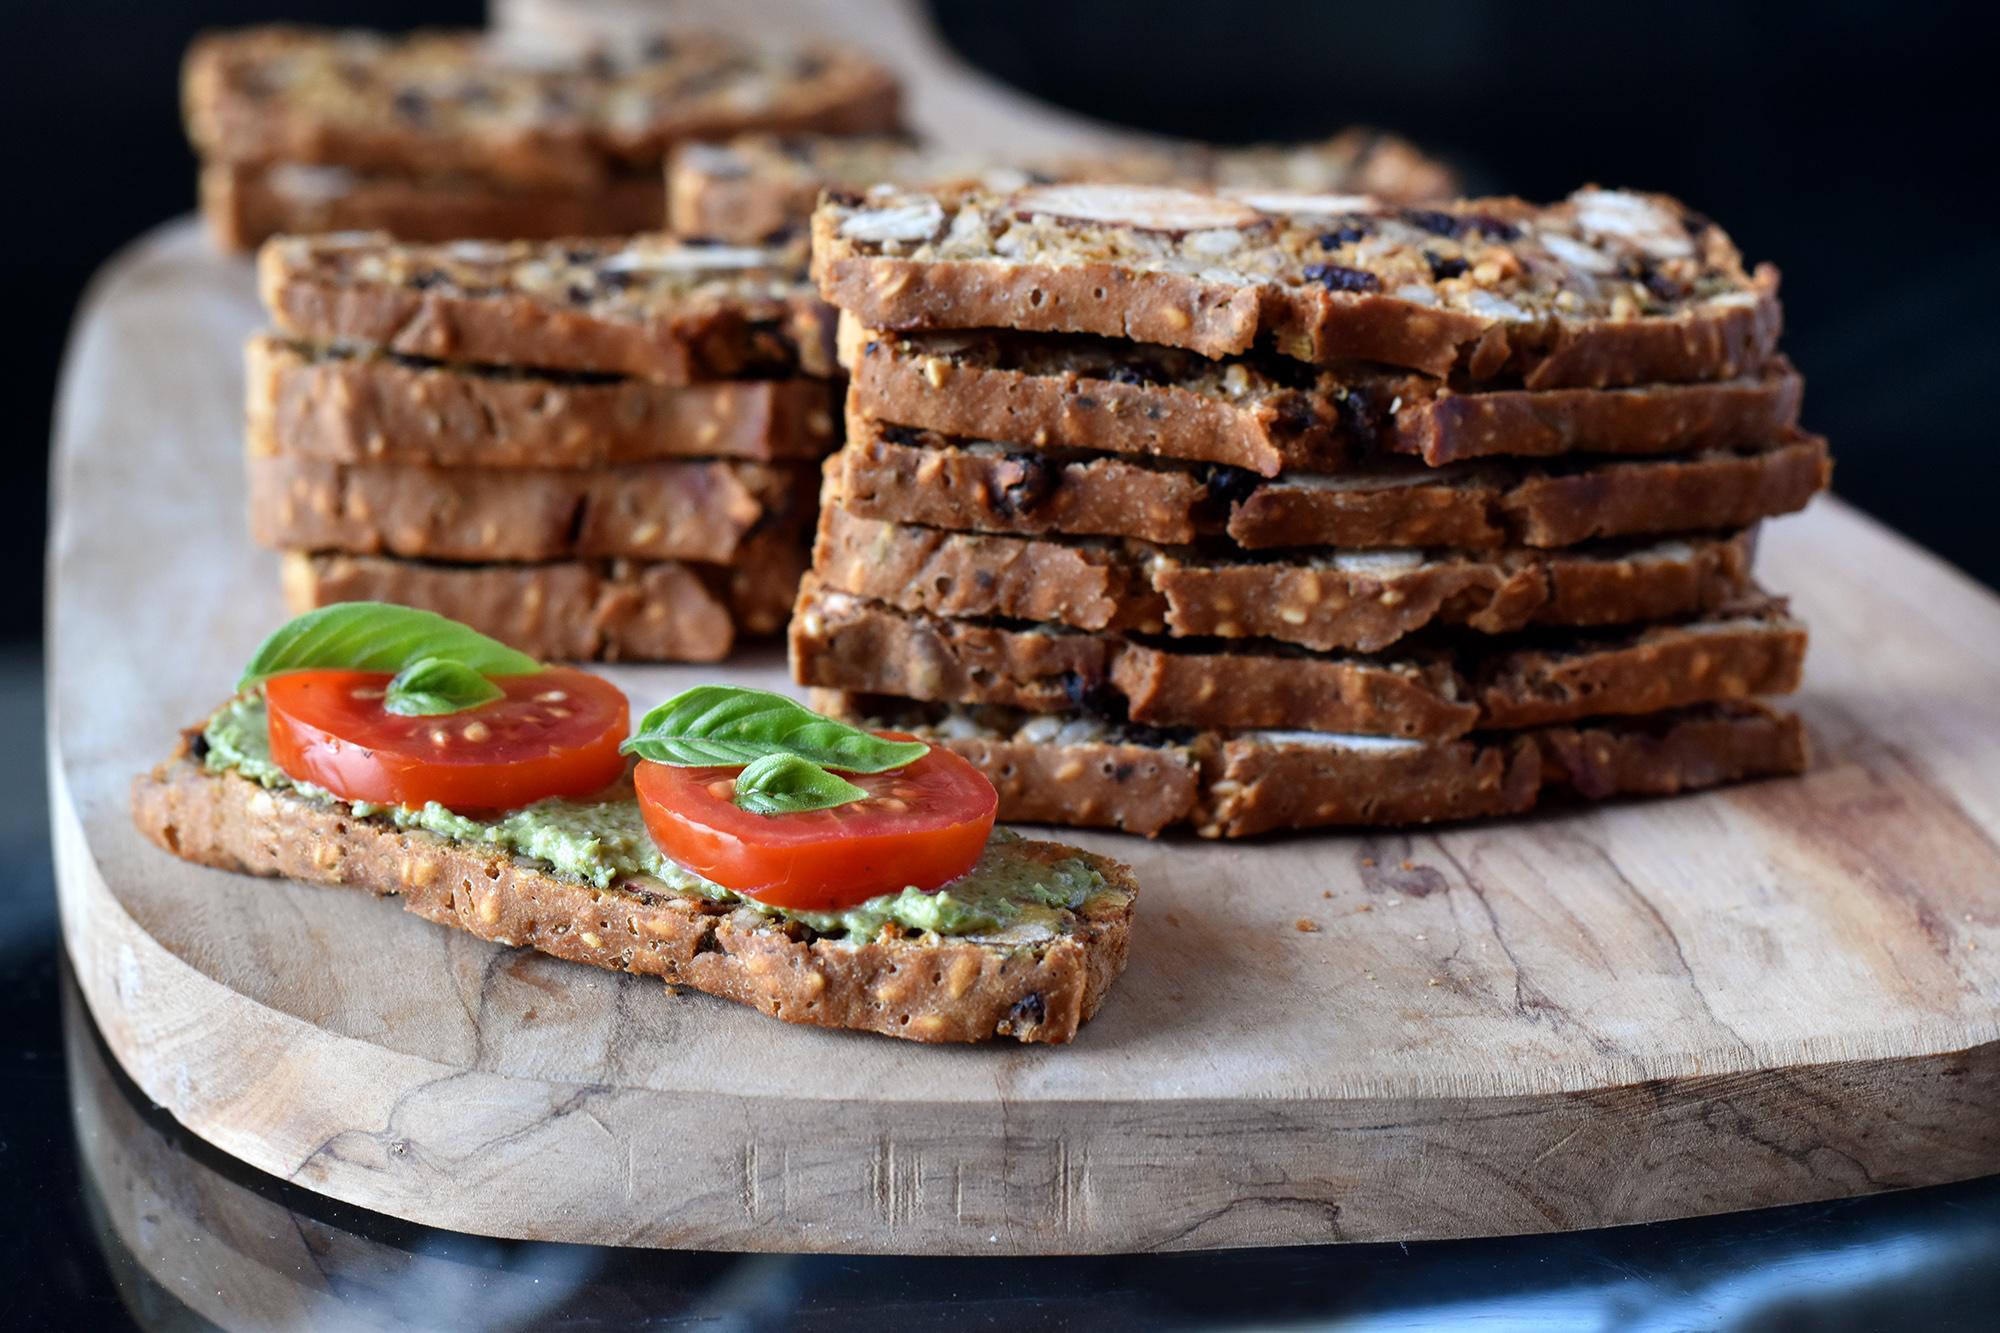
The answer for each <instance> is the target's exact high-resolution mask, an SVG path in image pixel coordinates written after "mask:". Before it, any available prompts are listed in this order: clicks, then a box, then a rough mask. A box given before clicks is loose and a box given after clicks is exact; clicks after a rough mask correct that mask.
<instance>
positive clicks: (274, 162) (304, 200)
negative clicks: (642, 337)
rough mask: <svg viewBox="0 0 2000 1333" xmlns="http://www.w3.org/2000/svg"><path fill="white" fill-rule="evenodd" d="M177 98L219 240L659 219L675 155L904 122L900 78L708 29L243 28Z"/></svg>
mask: <svg viewBox="0 0 2000 1333" xmlns="http://www.w3.org/2000/svg"><path fill="white" fill-rule="evenodd" d="M182 94H183V102H184V108H185V116H186V120H187V128H188V136H189V138H190V139H191V140H192V141H193V142H194V146H195V149H196V151H197V152H198V153H199V154H200V155H201V159H202V170H201V201H202V211H203V213H204V214H205V215H206V216H207V218H208V221H209V225H210V229H211V230H212V232H213V233H214V235H215V237H216V239H217V241H218V243H219V244H220V245H222V246H223V248H225V249H247V248H249V247H251V246H254V245H256V244H257V243H258V242H260V241H262V240H263V239H265V238H266V237H268V236H272V235H276V234H278V233H281V232H309V231H339V230H349V229H380V230H384V231H388V232H391V233H393V234H395V235H397V236H400V237H402V238H404V239H407V240H450V239H454V238H457V237H464V236H504V237H541V238H547V237H560V236H573V235H580V234H582V235H609V234H612V233H615V232H629V231H640V230H646V229H651V228H658V227H659V226H660V225H661V222H662V220H663V216H664V212H665V207H664V199H663V197H662V195H661V190H660V172H661V167H662V163H663V161H664V159H665V157H666V153H667V149H668V148H669V147H670V146H671V145H672V144H675V143H678V142H681V141H683V140H686V139H696V138H712V137H717V136H726V135H731V134H738V133H743V132H746V131H751V130H769V131H774V132H785V133H801V132H809V131H810V132H821V133H832V134H861V133H874V132H881V131H888V130H893V129H895V128H896V125H897V123H898V120H899V114H898V89H897V85H896V81H895V80H894V78H893V77H892V76H891V75H890V74H889V73H888V71H887V70H885V69H884V68H883V67H882V66H880V65H879V64H877V63H875V62H874V61H872V60H869V59H867V58H865V57H863V56H860V55H857V54H856V53H854V52H852V51H847V50H844V49H840V48H834V47H817V48H806V49H797V50H791V51H779V50H775V49H765V48H761V47H757V46H754V45H749V44H746V43H744V42H741V41H739V40H736V39H733V38H726V37H722V36H718V35H714V34H704V33H698V32H676V33H674V34H672V35H671V36H667V35H657V36H647V37H642V38H629V39H624V40H614V39H602V40H592V41H588V42H565V41H561V40H558V39H555V38H552V37H547V38H536V37H531V36H528V35H524V34H518V33H475V32H422V33H416V34H413V35H409V36H403V37H389V36H384V35H380V34H376V33H368V32H358V31H330V30H323V29H311V28H291V27H264V28H249V29H243V30H240V31H235V32H224V33H216V34H212V35H210V36H207V37H204V38H202V39H201V40H199V41H197V42H196V43H195V44H194V46H193V47H192V48H190V50H189V52H188V58H187V63H186V67H185V70H184V73H183V81H182Z"/></svg>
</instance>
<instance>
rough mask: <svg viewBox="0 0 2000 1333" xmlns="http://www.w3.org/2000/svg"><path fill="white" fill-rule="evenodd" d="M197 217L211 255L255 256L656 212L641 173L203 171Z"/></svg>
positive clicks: (549, 234)
mask: <svg viewBox="0 0 2000 1333" xmlns="http://www.w3.org/2000/svg"><path fill="white" fill-rule="evenodd" d="M199 194H200V201H201V213H202V217H203V218H204V219H205V220H206V221H207V223H208V232H209V235H210V237H212V238H213V239H214V241H215V245H216V248H217V249H220V250H224V251H230V252H241V251H247V250H254V249H256V248H257V247H258V246H259V245H261V244H263V243H264V242H265V241H267V240H269V239H270V238H271V237H273V236H280V235H301V234H304V233H307V232H329V231H380V232H387V233H388V234H389V235H391V236H394V237H396V238H397V239H399V240H404V241H450V240H455V239H457V238H459V237H462V236H492V237H507V238H522V239H540V238H553V237H559V236H616V235H620V234H623V233H626V232H636V231H654V230H657V229H658V228H659V226H660V223H661V215H662V213H663V212H664V209H663V207H662V204H661V200H660V189H659V183H658V182H657V181H656V180H654V179H653V177H652V176H651V175H650V174H648V175H644V176H626V177H617V178H613V179H609V180H606V181H603V182H602V183H600V184H597V185H591V186H579V187H576V188H551V187H530V188H523V187H509V186H505V185H495V184H488V183H484V182H480V181H474V180H466V179H451V180H437V179H431V178H425V177H415V176H387V175H369V174H363V173H358V172H350V171H348V170H347V169H346V168H344V167H324V166H315V167H305V166H298V165H279V166H276V167H270V168H265V167H244V166H237V165H235V164H233V163H228V162H211V163H209V164H207V165H205V166H203V167H202V169H201V175H200V185H199Z"/></svg>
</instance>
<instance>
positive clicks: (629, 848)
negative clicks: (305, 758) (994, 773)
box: [202, 695, 1108, 941]
mask: <svg viewBox="0 0 2000 1333" xmlns="http://www.w3.org/2000/svg"><path fill="white" fill-rule="evenodd" d="M202 736H203V738H204V739H205V740H206V741H207V742H208V753H207V755H206V756H205V758H204V760H203V762H204V763H205V764H206V765H207V766H208V768H209V769H210V770H211V771H213V772H218V773H235V774H237V775H239V776H241V777H244V778H248V779H249V780H251V781H252V782H256V783H258V784H259V785H261V786H264V787H267V788H273V789H277V790H284V791H294V792H297V793H299V794H300V795H302V796H305V797H307V798H309V799H313V800H323V801H334V800H337V799H338V798H336V797H334V796H333V795H332V794H331V793H330V792H327V791H324V790H322V789H320V788H318V787H315V786H313V785H311V784H310V783H304V782H297V781H294V780H293V779H292V778H290V777H289V776H287V775H286V773H285V772H284V770H283V769H281V768H279V767H278V766H277V764H275V763H273V762H272V760H271V747H270V737H269V732H268V729H267V727H266V723H265V715H264V701H263V698H262V697H261V696H259V695H244V696H241V697H239V698H236V699H234V700H232V701H230V702H229V703H228V704H226V705H224V706H223V708H222V710H221V711H220V712H218V713H216V715H215V716H214V717H212V718H210V719H209V723H208V726H207V728H206V729H205V730H204V731H203V732H202ZM344 804H346V805H348V806H349V807H350V808H351V809H352V810H353V811H354V813H355V815H356V816H358V817H360V818H363V819H382V820H386V821H387V822H389V823H392V824H394V825H395V826H396V827H397V828H406V829H423V830H426V831H428V832H431V833H435V834H438V835H439V836H440V837H445V838H450V839H453V840H454V841H457V842H484V843H491V844H493V845H494V846H497V847H502V848H505V849H506V850H507V851H509V852H511V853H513V854H515V855H517V856H521V857H527V858H531V859H533V860H537V861H542V862H546V863H547V864H548V866H549V869H550V870H551V872H553V873H555V874H558V875H561V876H564V877H565V878H569V879H575V880H580V881H582V882H584V883H586V884H590V885H593V886H595V887H597V888H600V889H602V888H608V887H610V886H611V885H612V884H614V883H617V882H619V881H622V880H627V879H634V878H645V879H650V880H657V881H659V882H660V884H662V885H664V886H665V889H666V891H667V892H670V893H676V894H683V895H686V896H689V897H697V898H705V899H708V900H710V901H713V902H740V903H742V904H743V905H744V906H747V907H750V908H753V909H755V910H756V911H758V912H761V913H762V914H764V915H765V916H769V917H773V918H777V919H781V920H785V921H797V922H801V923H803V924H804V925H807V926H810V927H812V928H813V929H814V930H816V931H818V932H819V933H820V934H822V935H837V936H838V935H844V936H845V937H847V938H848V939H851V940H857V941H859V940H869V939H873V938H874V937H875V936H876V934H878V933H879V932H880V931H881V929H882V927H883V926H884V925H885V924H888V923H890V922H894V923H895V924H896V925H899V926H902V927H904V928H906V929H909V930H916V931H931V932H935V933H936V934H939V935H991V934H999V933H1003V932H1006V933H1015V932H1020V933H1023V934H1033V933H1036V932H1037V931H1038V930H1039V931H1041V932H1048V931H1053V930H1055V929H1056V928H1057V927H1058V926H1059V925H1060V922H1061V913H1062V912H1063V911H1065V910H1072V911H1073V910H1075V909H1077V908H1079V907H1081V906H1083V905H1084V904H1085V903H1086V902H1088V901H1089V900H1090V899H1092V898H1094V897H1096V896H1097V895H1098V894H1100V893H1102V892H1104V891H1105V890H1106V889H1107V887H1108V886H1107V885H1106V884H1105V882H1104V877H1103V876H1102V875H1101V874H1099V873H1098V872H1097V871H1096V870H1095V869H1093V868H1092V867H1091V865H1090V864H1089V863H1088V862H1087V861H1084V860H1082V859H1081V858H1078V857H1068V858H1065V859H1063V860H1060V861H1056V862H1054V863H1044V862H1041V861H1037V860H1034V859H1033V858H1030V857H1027V856H1023V855H1021V853H1020V852H1019V850H1018V849H1017V848H1016V847H1015V844H1016V843H1017V842H1018V841H1019V839H1018V838H1015V837H1014V836H1013V835H1011V834H1007V833H996V834H995V835H994V837H993V841H992V842H991V843H990V844H988V846H987V848H986V851H985V853H984V855H982V856H981V857H980V859H979V863H978V864H977V865H975V866H973V868H972V869H971V870H969V871H967V872H966V873H965V874H964V875H961V876H960V877H959V878H958V879H955V880H953V881H952V882H951V883H950V884H948V885H946V886H945V887H944V888H942V889H939V890H937V891H936V892H931V893H926V892H924V891H923V890H920V889H904V890H903V891H902V892H900V893H885V894H883V895H882V896H880V897H877V898H870V899H868V900H867V901H866V902H863V903H857V904H856V905H855V906H853V907H850V908H848V909H847V910H846V911H843V912H805V911H798V910H794V909H791V908H783V907H772V906H770V905H768V904H765V903H760V902H757V901H755V900H754V899H749V898H742V897H740V896H739V895H737V894H735V893H732V892H731V891H730V890H728V889H725V888H723V887H722V886H721V885H719V884H713V883H710V882H709V881H708V880H705V879H703V878H702V877H701V876H699V875H696V874H694V873H693V872H692V871H690V870H687V869H686V868H684V867H682V866H681V865H679V864H677V863H675V862H674V861H671V860H669V859H668V858H667V857H665V856H663V855H662V854H661V853H660V850H659V848H657V847H655V846H654V845H653V840H652V838H651V836H650V835H648V834H647V832H646V825H645V821H644V820H643V819H642V818H641V817H640V814H639V803H638V801H637V800H636V799H635V798H634V796H633V794H632V789H631V787H630V786H629V785H624V786H620V787H614V788H612V789H611V790H609V791H607V792H605V793H603V794H602V795H600V796H598V797H596V798H594V799H591V800H586V801H569V800H560V799H551V800H546V801H537V802H536V803H535V804H533V805H530V806H524V807H523V808H521V809H519V810H515V811H511V812H509V813H507V814H503V815H497V816H495V817H494V818H491V819H481V818H475V817H472V816H468V815H461V814H456V813H454V812H453V811H450V810H447V809H446V808H445V807H444V806H441V805H439V804H437V803H436V802H435V801H433V802H431V803H430V804H428V805H425V806H423V807H422V808H420V809H419V808H413V807H411V806H403V805H388V806H383V805H372V804H370V803H368V802H365V801H350V802H345V803H344ZM643 887H647V888H654V887H655V886H653V885H645V886H643Z"/></svg>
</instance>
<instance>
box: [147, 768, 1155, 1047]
mask: <svg viewBox="0 0 2000 1333" xmlns="http://www.w3.org/2000/svg"><path fill="white" fill-rule="evenodd" d="M199 740H200V733H199V731H195V732H190V733H189V734H188V735H187V736H186V737H184V738H183V741H182V745H181V748H180V750H179V751H178V752H177V753H176V754H175V756H174V757H173V758H172V759H170V760H168V761H167V762H166V763H164V764H162V765H160V766H159V767H158V768H156V769H154V770H153V771H152V772H151V773H149V774H146V775H144V776H142V777H140V778H139V779H138V780H137V781H136V782H135V783H134V784H133V788H132V813H133V818H134V819H135V820H136V821H137V823H138V826H139V829H140V831H141V832H142V833H144V834H145V835H146V836H147V837H148V838H150V839H151V840H152V841H153V842H155V843H157V844H158V845H159V846H161V847H163V848H165V849H166V850H167V851H169V852H172V853H173V854H174V855H176V856H179V857H181V858H183V859H185V860H189V861H194V862H197V863H199V864H201V865H207V866H215V867H217V868H219V869H223V870H233V871H240V872H243V873H247V874H252V875H267V876H272V877H279V876H282V877H285V878H289V879H295V880H301V881H303V882H305V883H308V884H318V885H325V886H329V887H333V886H339V887H345V888H355V889H362V890H365V891H367V892H369V893H373V894H375V895H377V896H378V897H388V896H391V895H395V896H400V897H401V898H402V900H403V906H404V907H405V908H406V909H407V910H409V911H411V912H414V913H416V914H417V915H418V916H421V917H423V918H424V919H425V920H427V921H433V922H436V923H437V924H439V925H445V926H455V927H457V928H458V929H460V930H464V931H467V932H468V933H470V934H473V935H477V936H478V937H479V938H481V939H484V940H491V941H493V942H495V943H498V944H503V945H506V946H508V947H520V946H526V947H529V948H533V949H536V950H538V951H540V952H542V953H546V954H550V955H552V956H554V957H557V958H565V959H568V960H570V961H572V962H578V963H589V964H591V965H592V966H595V967H602V968H608V969H610V970H612V971H619V972H632V973H636V974H638V975H641V976H655V977H662V978H665V979H666V981H667V982H668V983H669V984H671V985H678V986H691V987H693V988H694V989H696V990H700V991H705V992H707V993H708V994H711V995H718V996H721V997H722V998H723V999H726V1000H733V1001H735V1002H737V1003H739V1004H748V1005H753V1006H755V1007H756V1008H758V1009H761V1010H762V1011H763V1012H765V1013H767V1014H769V1015H771V1016H772V1017H774V1018H781V1019H783V1020H785V1021H786V1022H789V1023H804V1024H812V1025H815V1026H819V1027H831V1028H851V1029H857V1030H860V1031H867V1032H881V1033H886V1034H887V1035H889V1036H893V1037H903V1038H907V1039H909V1040H913V1041H925V1042H963V1041H982V1040H985V1039H987V1038H991V1037H996V1036H999V1037H1012V1038H1014V1039H1015V1040H1017V1041H1024V1042H1066V1041H1069V1040H1070V1039H1071V1038H1072V1037H1074V1036H1075V1035H1076V1031H1077V1028H1078V1027H1079V1026H1080V1025H1081V1024H1082V1023H1083V1022H1084V1021H1085V1020H1087V1019H1088V1018H1089V1017H1090V1016H1091V1015H1092V1014H1094V1013H1095V1012H1096V1011H1097V1007H1098V1005H1099V1004H1100V1003H1101V1002H1102V1001H1103V999H1104V995H1105V992H1106V991H1107V990H1108V989H1109V988H1110V986H1111V983H1112V982H1113V981H1114V980H1115V979H1116V978H1117V976H1118V974H1119V972H1120V971H1122V970H1123V968H1124V966H1125V953H1126V947H1127V942H1128V940H1129V938H1130V932H1131V923H1132V910H1133V905H1134V902H1135V900H1136V897H1137V892H1138V890H1137V886H1136V884H1134V882H1133V880H1132V877H1131V872H1130V871H1129V870H1127V869H1126V867H1124V866H1122V865H1120V864H1118V863H1117V862H1115V861H1111V860H1109V859H1107V858H1104V857H1100V856H1096V855H1094V854H1092V853H1089V852H1083V851H1078V850H1077V849H1075V848H1071V847H1065V846H1062V845H1060V844H1057V843H1046V842H1032V843H1026V844H1023V845H1022V850H1023V854H1024V855H1027V856H1029V857H1031V858H1034V859H1038V860H1042V861H1045V862H1053V861H1057V860H1061V859H1064V858H1070V857H1075V858H1080V859H1082V860H1084V861H1086V862H1088V863H1089V864H1090V865H1091V866H1092V867H1093V868H1095V869H1096V870H1097V871H1098V873H1100V874H1101V875H1103V876H1104V878H1105V880H1106V882H1107V884H1108V886H1109V891H1108V892H1106V893H1104V894H1102V895H1100V896H1099V897H1098V898H1097V899H1094V900H1093V901H1092V902H1089V903H1086V904H1085V906H1084V908H1083V909H1081V910H1079V911H1075V912H1067V913H1065V914H1064V917H1063V920H1062V922H1061V928H1060V930H1059V931H1058V932H1056V933H1054V934H1053V935H1051V936H1049V937H1048V938H1045V939H1041V940H1037V941H1034V942H1032V943H1002V942H981V941H975V940H969V939H953V938H949V937H939V936H935V935H918V934H915V933H907V932H902V931H901V930H900V929H899V928H894V927H892V928H889V929H886V930H885V931H884V932H883V933H882V934H881V935H879V936H877V937H876V938H874V939H870V940H847V939H837V938H832V937H819V936H816V935H815V934H814V933H813V932H812V931H811V930H809V929H806V928H804V927H803V926H800V925H798V924H796V923H791V924H787V923H783V922H777V921H773V920H772V919H770V918H767V917H765V916H763V915H761V914H759V913H757V912H756V911H754V910H752V909H750V908H747V907H744V906H741V905H740V904H739V905H729V904H723V903H716V902H710V901H707V900H704V899H700V898H695V897H682V896H675V895H673V894H671V893H670V892H661V891H660V890H662V889H664V888H665V886H664V885H663V884H661V883H660V882H659V881H652V882H651V885H650V886H649V885H648V883H646V882H643V881H637V880H634V881H625V882H620V883H616V884H613V885H612V886H610V887H608V888H603V889H599V888H595V887H593V886H591V885H589V884H587V883H583V882H581V881H578V880H572V879H568V878H565V877H562V876H560V875H557V874H555V873H554V872H553V871H551V870H549V869H547V868H545V866H544V864H543V863H540V862H536V861H532V860H528V859H526V858H523V857H517V856H514V855H511V854H509V853H507V852H506V851H505V850H504V849H500V848H497V847H494V846H491V845H487V844H476V843H462V842H454V841H450V840H448V839H445V838H442V837H439V836H437V835H435V834H432V833H429V832H426V831H423V830H404V829H398V828H397V827H395V826H394V825H393V824H391V823H389V822H387V821H386V820H384V819H382V818H380V817H379V816H376V817H363V816H361V815H357V814H356V813H355V812H354V811H353V809H352V808H350V807H349V806H347V805H346V804H344V803H342V802H339V801H335V800H331V799H314V798H309V797H306V796H303V795H300V794H298V793H296V792H290V791H270V790H266V789H265V788H263V787H261V786H259V785H257V784H256V783H254V782H251V781H249V780H248V779H245V778H243V777H240V776H237V775H236V774H233V773H213V772H210V771H208V770H207V769H206V768H205V767H204V766H203V765H202V763H201V762H200V759H199V757H198V754H199V751H198V748H196V747H198V744H199Z"/></svg>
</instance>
